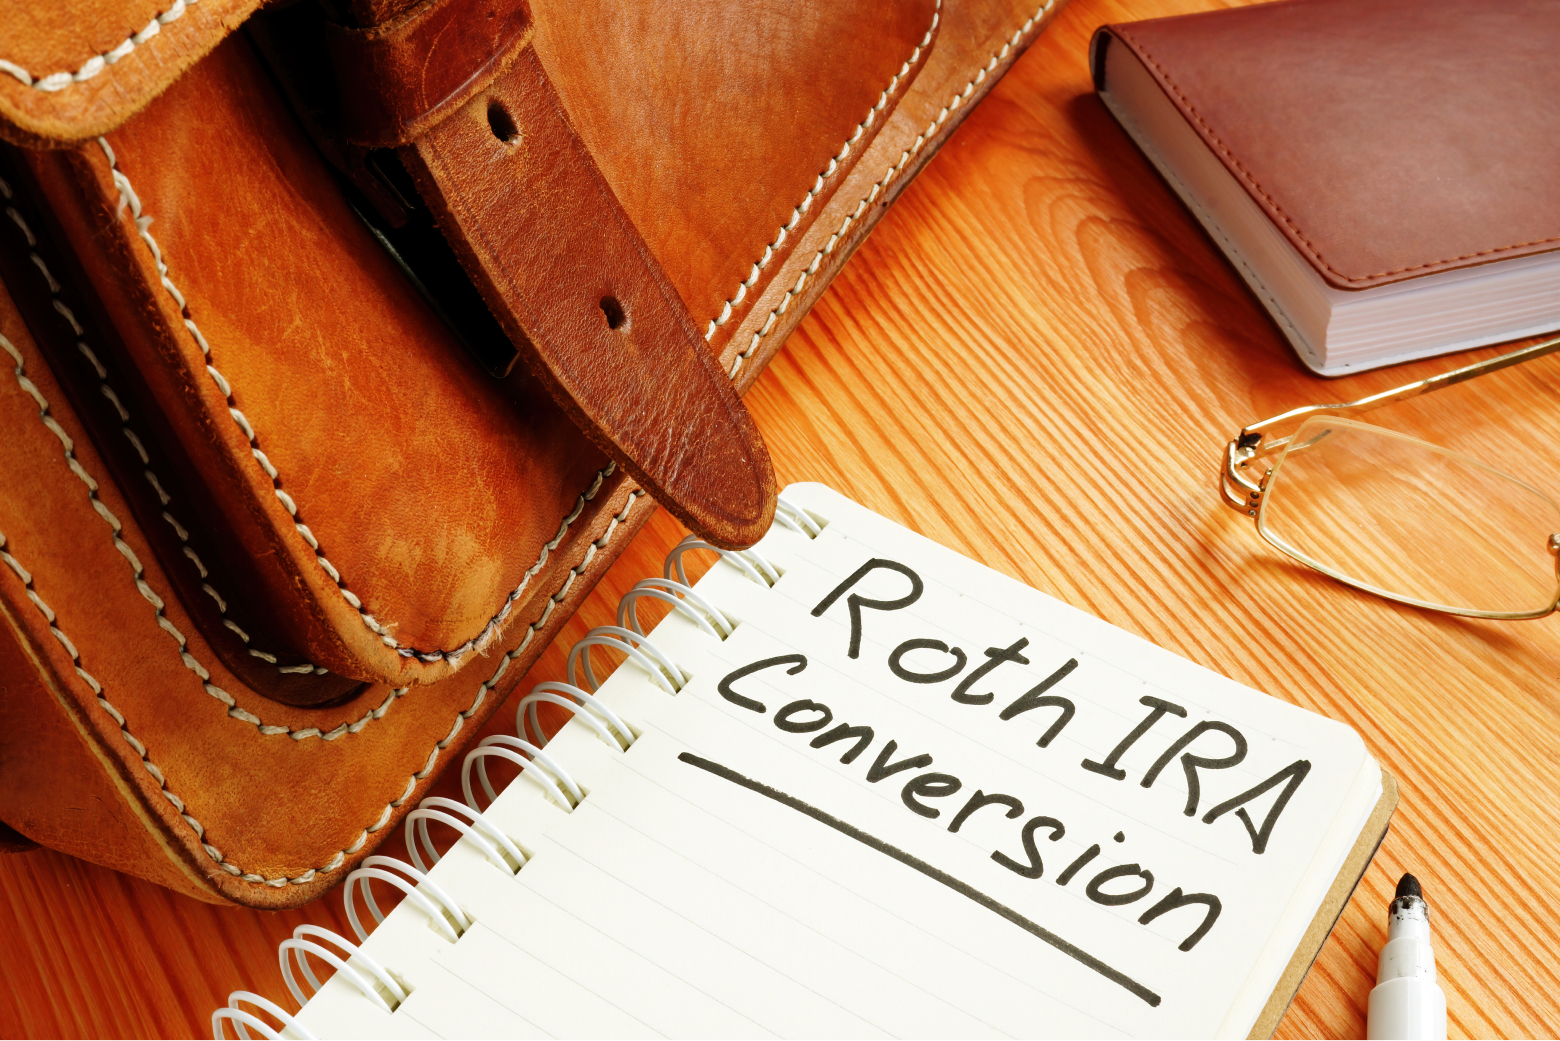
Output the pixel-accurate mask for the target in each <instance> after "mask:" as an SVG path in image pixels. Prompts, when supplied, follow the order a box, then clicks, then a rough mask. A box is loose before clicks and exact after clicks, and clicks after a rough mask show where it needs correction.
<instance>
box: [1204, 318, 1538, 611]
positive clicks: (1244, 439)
mask: <svg viewBox="0 0 1560 1041" xmlns="http://www.w3.org/2000/svg"><path fill="white" fill-rule="evenodd" d="M1556 351H1560V337H1557V338H1555V339H1552V340H1545V341H1544V342H1543V343H1535V344H1533V345H1532V346H1530V347H1524V348H1522V349H1521V350H1517V351H1512V352H1511V353H1509V354H1502V355H1500V356H1499V357H1495V358H1490V359H1488V360H1486V361H1481V362H1475V363H1473V364H1472V365H1465V366H1463V367H1462V368H1460V369H1453V370H1451V371H1450V372H1443V373H1441V374H1440V375H1439V376H1431V377H1430V378H1429V379H1426V380H1420V381H1419V382H1417V383H1407V384H1404V385H1403V386H1401V387H1396V388H1394V389H1392V390H1386V391H1382V392H1381V393H1379V394H1371V395H1369V396H1368V397H1363V398H1359V399H1357V400H1355V401H1346V402H1343V403H1341V404H1336V405H1305V406H1303V407H1301V408H1295V409H1290V410H1289V411H1288V412H1284V413H1281V414H1279V415H1276V416H1274V417H1272V418H1271V419H1264V420H1259V421H1258V422H1255V423H1251V424H1248V425H1247V426H1245V427H1243V428H1241V431H1240V433H1238V434H1236V435H1235V437H1234V438H1233V439H1232V440H1231V441H1230V443H1229V445H1228V446H1227V447H1226V448H1225V450H1224V465H1223V468H1222V470H1221V472H1220V475H1219V495H1220V497H1221V498H1222V499H1223V500H1224V504H1225V505H1226V506H1228V507H1230V508H1231V509H1234V510H1239V511H1240V512H1241V513H1244V514H1246V516H1248V517H1250V518H1252V520H1253V522H1255V521H1256V519H1257V516H1258V514H1259V513H1261V510H1262V500H1263V495H1264V494H1265V493H1266V492H1267V487H1268V482H1269V481H1271V480H1272V478H1273V470H1274V467H1273V466H1272V465H1269V466H1267V467H1266V468H1265V469H1263V470H1262V471H1261V476H1260V477H1258V478H1256V479H1255V480H1253V479H1252V476H1251V474H1253V473H1254V472H1255V467H1256V466H1257V465H1258V464H1260V462H1261V461H1262V460H1264V459H1271V458H1272V457H1273V456H1275V455H1277V454H1279V453H1280V452H1282V451H1283V450H1284V449H1286V448H1288V447H1289V444H1290V442H1291V441H1293V440H1294V437H1295V433H1296V432H1297V431H1298V430H1299V427H1300V426H1301V424H1303V423H1304V422H1305V421H1306V420H1307V419H1310V418H1311V417H1313V416H1323V415H1327V416H1338V417H1342V418H1351V417H1353V416H1358V415H1361V414H1363V413H1366V412H1370V411H1372V410H1374V409H1378V408H1381V407H1382V406H1383V405H1391V404H1395V403H1396V402H1399V401H1406V400H1408V399H1409V398H1417V397H1419V396H1420V395H1421V394H1429V393H1430V392H1431V391H1436V390H1442V389H1444V388H1446V387H1450V386H1453V385H1454V384H1458V383H1466V382H1467V381H1468V380H1471V379H1474V378H1476V377H1479V376H1486V375H1488V374H1490V373H1492V372H1498V371H1500V370H1501V369H1507V368H1510V367H1511V366H1513V365H1521V364H1522V363H1523V362H1528V361H1533V360H1534V359H1537V358H1542V357H1544V356H1545V355H1548V354H1553V353H1555V352H1556ZM1275 427H1276V428H1278V431H1279V432H1283V436H1281V437H1274V438H1271V439H1270V438H1269V435H1270V434H1271V433H1273V432H1274V428H1275ZM1286 431H1287V432H1286ZM1430 447H1432V448H1434V447H1436V446H1434V445H1431V446H1430ZM1438 450H1439V451H1445V450H1444V449H1438ZM1463 458H1465V459H1467V460H1468V461H1469V462H1471V463H1474V464H1475V465H1477V466H1479V467H1481V468H1483V469H1490V468H1489V467H1488V466H1486V465H1485V464H1483V463H1480V462H1479V461H1478V460H1477V459H1471V458H1468V457H1466V456H1465V457H1463ZM1242 471H1245V472H1242ZM1492 472H1495V473H1499V471H1492ZM1501 476H1503V477H1507V478H1508V479H1510V480H1515V478H1511V477H1510V475H1507V474H1502V475H1501ZM1518 483H1522V482H1518ZM1535 491H1536V489H1535ZM1257 533H1258V534H1259V535H1261V536H1262V538H1263V540H1264V541H1265V542H1267V543H1268V544H1269V545H1271V546H1273V547H1274V548H1275V549H1277V550H1279V551H1280V552H1282V553H1284V554H1285V555H1286V556H1289V557H1292V558H1294V559H1295V560H1298V561H1299V562H1300V563H1302V564H1304V565H1306V566H1307V567H1309V568H1312V569H1314V570H1316V571H1320V572H1322V573H1323V574H1324V575H1328V576H1329V577H1331V578H1335V579H1337V580H1338V581H1340V582H1343V583H1344V584H1346V585H1350V586H1353V587H1354V588H1356V589H1363V590H1364V591H1366V592H1367V593H1373V594H1375V595H1376V596H1380V597H1384V598H1386V599H1388V600H1395V601H1397V602H1398V603H1403V604H1410V605H1412V606H1414V607H1422V608H1425V609H1427V610H1431V611H1440V612H1443V613H1445V614H1455V615H1463V616H1465V617H1471V618H1494V619H1506V620H1521V619H1530V618H1543V617H1544V616H1546V615H1549V614H1552V613H1554V611H1555V610H1556V607H1557V605H1560V533H1556V534H1552V535H1550V536H1549V550H1550V552H1551V553H1554V554H1556V556H1557V559H1556V586H1555V595H1554V597H1553V598H1552V599H1551V600H1550V602H1549V604H1548V606H1547V607H1545V608H1543V609H1540V610H1536V611H1522V612H1507V611H1477V610H1472V609H1466V608H1457V607H1449V606H1447V605H1445V604H1434V603H1430V602H1429V601H1425V600H1418V599H1415V598H1413V597H1408V596H1403V595H1401V594H1399V593H1393V592H1390V591H1388V590H1385V589H1381V588H1379V587H1377V586H1373V585H1369V584H1367V583H1365V582H1361V581H1360V580H1358V579H1355V578H1351V577H1350V576H1348V575H1346V574H1343V573H1342V572H1340V571H1336V570H1334V569H1333V568H1330V567H1328V566H1326V565H1325V564H1322V563H1321V562H1319V561H1316V560H1312V559H1310V558H1309V557H1307V556H1306V555H1305V554H1303V553H1301V552H1299V551H1298V550H1296V549H1295V548H1294V547H1292V546H1286V545H1284V544H1283V543H1282V542H1279V541H1276V540H1275V539H1273V538H1271V537H1269V536H1268V534H1267V533H1265V532H1263V531H1262V528H1261V526H1260V524H1259V525H1258V527H1257Z"/></svg>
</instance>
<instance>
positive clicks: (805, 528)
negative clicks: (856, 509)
mask: <svg viewBox="0 0 1560 1041" xmlns="http://www.w3.org/2000/svg"><path fill="white" fill-rule="evenodd" d="M775 520H776V521H777V522H778V523H779V524H781V525H782V526H784V527H787V528H790V529H792V530H793V531H796V532H799V533H800V534H802V535H805V536H806V537H807V538H816V537H817V535H818V533H819V532H820V531H822V529H821V528H819V527H818V525H817V523H816V522H815V521H814V520H813V519H812V518H811V517H810V516H809V515H808V514H806V513H805V512H803V511H801V510H799V509H797V508H796V507H795V506H792V505H791V504H789V503H787V502H786V501H785V500H784V499H783V498H781V499H780V503H779V507H778V508H777V509H776V512H775ZM698 549H707V550H711V551H712V552H715V553H718V554H720V556H721V559H723V560H725V561H726V562H728V563H730V564H732V565H733V566H734V567H736V568H737V569H738V570H740V571H741V572H742V573H743V574H744V575H745V576H746V577H747V578H748V579H750V580H751V581H753V582H756V583H759V584H761V585H765V586H772V585H774V584H775V583H776V582H778V581H779V580H780V572H779V570H778V569H777V568H776V567H775V566H774V565H773V564H771V563H770V562H769V561H768V560H766V559H765V558H764V557H763V556H762V555H761V554H759V553H757V552H756V551H754V550H743V551H740V552H735V551H731V550H723V549H720V548H718V547H716V546H712V545H710V544H709V543H707V542H705V541H703V540H702V539H699V538H696V537H695V536H692V535H690V536H688V537H687V538H685V539H683V540H682V541H681V542H680V543H678V544H677V545H676V546H674V547H673V548H672V550H671V551H670V552H669V553H668V554H667V556H666V560H665V563H664V565H663V569H662V573H663V576H664V577H662V578H647V579H645V580H644V581H642V582H639V583H638V584H636V585H635V586H634V587H633V588H632V589H630V590H629V591H628V592H627V593H625V594H624V596H623V599H622V600H621V601H620V602H619V603H618V624H617V625H600V626H597V627H595V628H594V629H591V630H590V631H589V632H588V633H586V634H585V636H584V638H583V639H581V640H579V641H577V642H576V643H575V644H574V646H573V647H572V648H570V650H569V658H568V677H569V679H568V682H567V683H559V682H556V681H550V680H549V681H544V682H542V683H538V684H537V685H536V686H535V687H533V688H532V689H531V693H530V694H528V695H526V696H525V697H524V698H522V699H521V701H520V704H519V705H518V706H517V707H516V709H515V730H516V732H517V734H518V735H519V736H517V737H510V736H508V735H507V734H494V735H493V736H491V737H487V738H484V739H483V740H482V741H481V742H479V743H478V745H477V747H475V748H473V749H472V750H471V751H470V752H468V753H467V754H466V758H465V760H464V761H463V762H462V763H461V777H460V783H461V790H462V794H463V795H464V796H465V799H466V803H465V805H462V804H460V803H458V802H455V801H454V800H453V799H445V798H441V797H438V796H430V797H428V798H426V799H424V800H423V801H422V802H421V803H420V804H418V806H417V808H416V809H414V810H412V811H411V812H410V813H408V814H407V815H406V821H405V828H406V851H407V853H408V855H409V856H410V858H411V861H412V864H406V863H404V862H403V861H400V860H396V859H395V858H393V857H385V856H371V857H366V858H364V860H363V862H362V864H361V865H360V866H359V867H358V868H357V869H356V870H355V871H353V872H351V873H350V874H349V875H347V879H346V884H345V887H344V890H343V902H344V903H345V905H346V909H347V919H348V920H349V921H350V922H351V923H352V929H353V931H354V932H356V933H357V936H358V939H359V940H360V941H366V940H367V939H368V933H369V930H368V929H367V928H365V927H364V925H363V921H362V918H361V917H360V916H359V915H358V909H357V899H356V897H357V894H358V892H359V891H361V895H362V899H363V902H364V903H365V904H367V905H368V909H369V912H370V913H371V914H372V915H373V917H374V922H375V923H376V924H378V923H381V922H383V921H384V920H385V915H384V912H383V911H381V910H380V908H379V904H378V903H377V902H376V901H375V900H374V893H373V888H372V883H373V882H374V881H375V880H378V881H382V882H386V883H389V884H390V885H393V886H395V887H396V888H397V889H399V890H401V892H403V893H404V894H405V895H406V899H407V900H409V901H411V902H412V904H413V905H414V906H416V907H418V908H420V909H421V910H422V911H423V912H424V913H426V914H427V915H428V917H429V919H430V920H431V923H432V925H433V927H434V928H435V929H437V930H438V931H439V932H440V933H442V934H443V935H444V937H445V938H446V939H448V940H449V941H450V942H451V943H454V942H455V941H457V940H459V939H460V937H461V936H462V935H463V934H464V933H465V931H466V930H467V929H469V928H471V925H472V921H471V919H470V917H469V916H467V915H466V913H465V912H464V911H462V910H461V909H460V907H459V906H458V905H457V904H456V903H455V901H454V900H453V899H451V898H450V896H449V894H448V893H446V892H445V891H444V890H443V889H442V888H441V887H440V886H439V885H438V884H437V883H435V882H434V881H433V880H432V879H430V878H429V877H428V874H427V873H428V872H429V871H431V870H432V869H433V865H434V864H437V863H438V862H439V861H440V859H442V858H441V855H440V853H439V851H438V848H437V847H436V846H435V845H434V843H433V839H432V836H431V835H430V834H429V832H428V823H429V822H430V821H435V822H438V823H440V824H446V825H448V826H449V827H451V828H454V829H455V830H456V831H457V832H459V833H460V835H461V836H462V837H463V838H467V839H470V840H471V841H472V843H473V845H475V846H476V847H477V849H478V850H480V851H481V852H482V854H483V855H484V856H485V857H486V858H487V859H488V860H489V861H490V862H492V863H493V864H494V865H496V866H498V867H501V868H503V869H504V870H505V871H507V872H508V873H509V874H511V875H513V874H515V873H517V872H518V871H519V870H520V869H521V868H522V867H524V866H525V864H526V862H527V859H528V858H527V856H526V854H525V853H524V852H523V851H522V850H521V849H520V847H519V846H518V845H516V844H515V843H514V841H513V840H511V839H510V838H509V837H508V836H507V835H505V834H504V833H503V832H502V831H501V830H499V829H498V828H497V827H495V826H494V825H493V823H492V822H491V821H489V820H488V819H487V818H486V816H484V815H483V813H482V810H481V807H480V805H479V802H478V799H477V798H476V793H475V792H474V791H473V789H472V785H471V775H472V773H473V772H475V773H476V775H477V779H478V781H479V782H480V783H481V785H482V790H483V791H484V793H485V794H486V795H487V798H488V802H489V804H490V805H491V803H492V801H493V800H494V799H496V798H498V793H497V792H496V791H495V790H494V788H493V785H492V782H491V781H490V779H489V778H488V775H487V765H486V761H487V759H489V758H500V759H505V760H508V761H509V762H512V763H514V764H515V765H517V766H519V767H520V771H521V774H522V775H523V776H527V777H530V778H531V780H532V781H534V782H536V783H537V784H538V785H540V786H541V788H542V791H543V792H544V793H545V794H546V795H547V796H548V797H549V798H551V799H552V801H554V802H556V803H557V804H558V805H559V807H561V808H562V809H563V810H565V811H572V810H573V808H574V807H575V806H578V805H579V803H580V802H581V800H583V799H584V798H585V793H584V791H583V790H582V789H581V788H580V786H579V785H578V784H576V783H575V781H574V778H573V777H571V776H570V775H569V773H568V771H567V770H565V769H564V768H563V767H562V766H561V765H560V764H559V763H558V761H557V760H556V759H554V758H553V757H551V756H549V755H548V754H547V753H546V752H545V751H543V749H542V748H541V747H540V746H539V745H538V744H533V743H532V742H531V741H529V740H527V739H526V738H527V737H528V736H530V735H531V734H534V735H535V736H536V737H537V738H538V739H539V740H541V741H542V743H543V744H545V739H544V735H543V734H542V730H541V726H540V720H539V719H538V717H537V709H536V706H537V705H539V704H554V705H557V706H559V707H560V708H564V709H567V710H568V711H569V712H571V713H572V714H573V715H574V717H575V718H578V719H580V720H582V721H583V722H584V723H585V725H586V726H588V727H590V728H591V729H592V730H594V731H595V733H596V734H597V736H599V737H600V738H601V739H602V740H604V741H606V742H607V743H608V744H609V745H612V746H613V747H615V748H617V749H619V750H620V751H627V750H628V748H629V747H630V746H631V745H632V744H633V743H634V741H635V740H636V738H635V737H634V734H633V731H632V730H631V729H630V728H629V726H628V724H626V723H624V722H623V720H622V719H621V718H619V717H618V715H617V713H616V712H614V711H612V709H611V708H610V707H609V706H608V705H606V704H605V703H604V702H602V701H601V700H600V699H598V698H596V697H595V696H594V695H595V691H596V690H597V689H598V688H599V687H600V686H601V683H600V681H598V680H597V679H596V675H595V672H594V671H593V670H592V668H591V660H590V649H591V648H592V647H608V648H611V649H613V650H617V651H621V652H622V653H623V654H625V655H626V656H627V657H628V659H629V660H630V661H632V662H634V663H635V664H636V665H638V666H639V667H640V668H642V669H644V670H645V673H646V674H647V676H648V677H649V679H650V681H651V682H652V683H654V684H655V685H656V686H657V687H659V688H660V689H661V690H662V691H664V692H665V693H667V694H675V693H676V692H677V691H679V690H681V689H682V687H683V685H684V684H686V683H687V682H688V679H689V677H688V675H687V674H686V673H685V672H683V670H682V669H681V668H680V667H679V666H677V665H676V663H674V662H673V661H672V660H671V658H670V657H668V656H667V655H666V654H665V653H664V652H663V651H662V650H661V649H660V648H659V647H657V646H656V645H655V644H654V643H653V642H652V641H651V640H650V639H649V638H648V637H647V636H646V635H645V632H644V627H643V625H642V624H641V623H640V621H639V614H638V608H637V606H636V603H637V601H638V600H639V599H640V598H642V597H650V598H652V599H656V600H662V601H664V602H666V603H668V604H670V605H671V606H672V608H673V610H675V611H677V612H679V613H681V614H682V615H683V616H684V617H686V618H688V619H689V620H690V621H692V622H693V623H694V624H695V625H697V626H698V627H699V629H700V631H702V632H704V633H707V634H709V635H710V636H713V637H715V638H716V639H718V640H724V639H725V638H726V637H728V636H730V635H731V633H732V632H733V630H735V628H736V623H734V622H732V621H731V619H730V618H728V617H727V616H726V615H725V614H724V613H723V612H721V611H720V610H718V609H716V607H715V606H714V605H713V604H711V603H710V602H709V601H708V600H706V599H705V598H704V597H702V596H700V595H699V594H698V593H696V592H694V590H693V589H692V588H691V585H690V584H689V582H688V574H687V571H686V570H685V569H684V565H683V560H682V558H683V555H684V554H686V553H688V552H690V551H692V550H698ZM674 571H675V573H676V576H677V577H676V578H675V579H674V578H673V577H672V575H673V573H674ZM625 622H627V623H628V624H627V625H624V623H625ZM581 664H583V670H581V671H583V673H584V679H585V683H586V684H587V685H588V686H589V688H590V689H589V690H586V689H585V688H584V687H582V686H579V685H578V674H577V673H576V668H577V667H578V666H579V665H581ZM528 710H529V711H528ZM522 753H523V754H522ZM424 852H426V853H427V855H428V861H427V862H425V861H424V860H423V853H424ZM413 865H415V866H413ZM395 872H400V874H396V873H395ZM403 876H405V877H403ZM424 890H426V894H425V893H424ZM429 895H431V896H432V897H433V899H432V900H430V899H429ZM310 937H315V938H316V939H318V940H323V941H325V942H326V943H329V944H330V945H332V946H334V947H335V948H336V951H332V950H330V949H329V948H328V947H326V946H324V945H323V944H321V943H318V942H315V940H312V939H310ZM337 952H340V953H337ZM311 954H312V955H314V956H315V957H317V958H319V959H320V960H321V961H323V962H325V963H326V964H328V965H331V966H333V967H334V968H335V970H336V974H337V975H339V976H341V977H342V978H343V979H345V980H346V981H347V982H349V983H351V984H352V985H353V986H354V987H355V988H356V989H357V990H358V991H360V992H361V993H362V994H363V996H364V997H366V998H367V999H368V1000H369V1001H371V1002H373V1003H374V1004H376V1005H378V1006H379V1008H380V1009H381V1010H383V1011H385V1012H387V1013H388V1012H393V1011H394V1010H395V1009H396V1008H397V1007H398V1006H399V1005H400V1003H401V1002H403V1001H405V1000H406V998H407V991H406V989H405V988H404V987H403V986H402V985H401V984H400V983H398V982H397V981H396V980H395V978H394V977H393V976H391V975H390V974H389V973H388V972H386V971H385V969H384V968H383V967H382V966H380V965H379V963H378V962H376V961H375V960H374V959H373V958H370V957H369V956H368V955H367V954H365V953H364V952H363V951H362V950H361V949H360V948H359V947H358V946H357V945H356V944H354V943H352V942H351V941H350V940H348V939H346V938H345V937H343V936H340V935H338V934H336V933H334V932H332V931H331V930H329V929H323V928H321V927H319V926H314V925H300V926H298V928H296V929H295V930H293V935H292V936H291V937H290V938H289V939H286V940H283V941H282V943H281V944H280V946H278V948H277V956H278V958H279V959H280V960H281V966H282V978H283V980H284V981H285V982H286V984H287V989H288V991H289V992H291V994H292V996H293V998H294V999H295V1000H296V1001H297V1002H298V1005H299V1007H300V1008H301V1007H303V1006H304V1005H305V1004H307V1003H308V1001H309V999H310V998H311V997H312V996H313V995H314V994H317V993H318V992H319V990H320V987H321V982H320V980H319V977H317V976H316V975H315V974H314V969H313V967H312V966H311V965H310V963H309V959H308V955H311ZM342 954H345V958H343V957H342V956H341V955H342ZM294 964H296V966H297V968H298V970H299V971H300V972H301V974H302V976H303V978H304V979H305V980H306V981H307V982H308V985H309V991H308V992H307V993H305V991H304V988H303V986H302V985H301V984H300V983H299V982H298V978H297V976H296V975H295V973H294ZM358 967H361V968H362V969H363V970H364V971H366V972H367V973H368V974H369V976H371V977H373V979H374V980H376V981H378V983H379V984H381V985H382V986H383V987H384V992H385V993H381V992H380V991H379V989H378V988H376V987H375V986H374V984H373V983H372V982H370V980H369V979H367V978H365V977H364V975H363V973H362V972H360V971H358ZM386 993H387V994H389V995H390V998H391V1000H393V1001H394V1004H392V1003H391V1001H389V1000H386V998H385V994H386ZM242 1004H248V1005H252V1006H253V1007H255V1008H257V1009H260V1010H261V1011H263V1012H265V1013H267V1014H269V1015H271V1016H272V1017H274V1018H275V1019H277V1020H278V1021H280V1022H281V1023H282V1029H283V1030H290V1031H291V1032H292V1033H293V1035H294V1036H296V1037H298V1038H307V1039H311V1041H312V1039H313V1037H314V1035H313V1034H311V1033H309V1032H308V1030H306V1029H305V1028H304V1027H302V1026H301V1025H299V1023H298V1021H297V1020H296V1019H295V1018H294V1017H293V1016H291V1015H289V1014H288V1013H287V1012H285V1011H283V1010H282V1008H281V1007H280V1006H279V1005H277V1004H276V1003H274V1002H272V1001H270V1000H269V999H267V998H264V997H262V996H260V995H259V994H253V993H251V992H249V991H243V990H240V991H234V992H233V993H232V994H230V995H229V996H228V1006H227V1007H226V1008H220V1009H217V1010H216V1011H215V1012H213V1013H212V1014H211V1031H212V1037H213V1038H214V1039H215V1041H227V1036H226V1033H225V1026H226V1024H227V1023H232V1024H233V1030H234V1033H235V1035H236V1036H237V1037H238V1038H240V1039H244V1041H249V1038H250V1035H249V1033H248V1028H251V1027H252V1028H254V1029H255V1030H258V1031H260V1032H261V1033H262V1034H263V1035H264V1036H265V1037H266V1038H267V1039H273V1041H274V1039H279V1038H280V1037H281V1036H282V1035H281V1032H280V1031H278V1030H277V1029H276V1028H275V1027H273V1026H271V1025H270V1024H269V1023H267V1022H266V1021H265V1020H263V1019H261V1018H260V1017H259V1016H257V1015H255V1014H254V1013H252V1012H248V1011H246V1010H244V1009H242V1008H240V1007H239V1006H240V1005H242Z"/></svg>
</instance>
